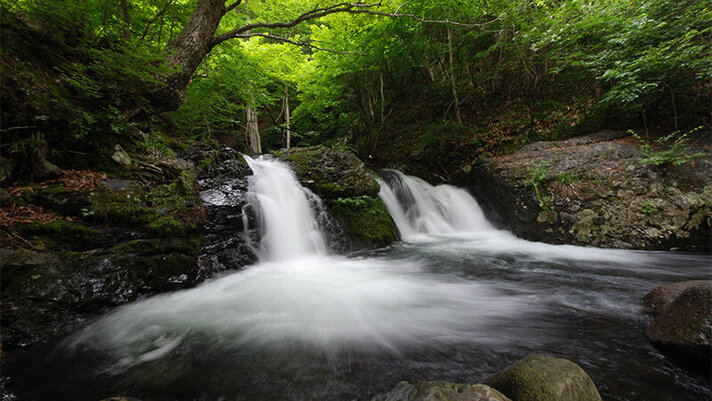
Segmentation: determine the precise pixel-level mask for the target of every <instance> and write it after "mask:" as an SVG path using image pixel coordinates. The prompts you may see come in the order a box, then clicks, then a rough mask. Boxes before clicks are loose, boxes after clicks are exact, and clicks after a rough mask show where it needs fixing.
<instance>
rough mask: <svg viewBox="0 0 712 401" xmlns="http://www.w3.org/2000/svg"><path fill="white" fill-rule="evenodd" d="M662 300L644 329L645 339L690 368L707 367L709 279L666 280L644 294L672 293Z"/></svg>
mask: <svg viewBox="0 0 712 401" xmlns="http://www.w3.org/2000/svg"><path fill="white" fill-rule="evenodd" d="M676 292H679V295H677V297H674V299H672V300H670V301H668V302H667V303H662V301H661V302H659V303H662V308H660V314H659V315H658V317H656V318H655V320H653V323H652V324H651V325H650V327H649V328H648V331H647V336H648V339H649V340H650V341H651V342H652V343H653V344H654V345H656V346H657V347H659V348H660V349H661V350H662V351H664V352H666V353H668V354H670V355H671V356H672V357H673V358H677V359H679V360H680V361H683V362H685V364H686V365H688V366H689V367H691V368H693V369H698V370H701V371H705V372H708V373H709V371H710V364H711V363H712V360H711V355H712V280H708V281H694V282H689V281H688V282H684V283H674V284H668V285H664V286H661V287H658V288H656V289H655V290H653V291H652V292H651V293H649V294H648V295H646V298H648V299H651V298H653V297H654V296H653V295H651V294H653V293H655V294H673V295H674V294H675V293H676Z"/></svg>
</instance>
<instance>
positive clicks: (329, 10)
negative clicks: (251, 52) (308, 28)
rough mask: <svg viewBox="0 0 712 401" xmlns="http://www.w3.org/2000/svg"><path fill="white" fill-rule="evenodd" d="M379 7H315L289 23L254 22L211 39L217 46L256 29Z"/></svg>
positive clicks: (367, 5) (364, 5) (353, 5)
mask: <svg viewBox="0 0 712 401" xmlns="http://www.w3.org/2000/svg"><path fill="white" fill-rule="evenodd" d="M379 5H381V3H380V2H378V3H370V4H369V3H338V4H335V5H333V6H328V7H318V6H317V7H315V8H313V9H312V10H311V11H307V12H305V13H304V14H301V15H300V16H298V17H297V18H295V19H293V20H291V21H285V22H256V23H253V24H247V25H244V26H241V27H239V28H235V29H233V30H231V31H229V32H226V33H223V34H222V35H218V36H216V37H215V38H214V39H213V45H218V44H220V43H222V42H224V41H226V40H228V39H233V38H238V37H240V35H241V34H243V33H245V32H249V31H251V30H253V29H257V28H291V27H293V26H296V25H299V24H300V23H302V22H304V21H308V20H312V19H315V18H320V17H324V16H326V15H329V14H336V13H343V12H346V13H354V12H355V11H357V10H361V11H366V9H368V8H372V7H377V6H379Z"/></svg>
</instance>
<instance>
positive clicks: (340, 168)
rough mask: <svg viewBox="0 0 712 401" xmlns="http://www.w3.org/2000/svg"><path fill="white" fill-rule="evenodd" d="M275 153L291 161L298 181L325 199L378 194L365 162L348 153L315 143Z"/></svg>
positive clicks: (376, 185)
mask: <svg viewBox="0 0 712 401" xmlns="http://www.w3.org/2000/svg"><path fill="white" fill-rule="evenodd" d="M275 155H276V156H277V157H279V158H280V159H282V160H286V161H287V162H289V163H290V164H291V165H292V166H293V167H294V169H295V171H296V174H297V177H298V178H299V180H301V181H302V183H303V184H304V185H305V186H306V187H308V188H309V189H311V190H312V191H314V193H316V194H317V195H319V196H320V197H321V198H323V199H335V198H348V197H353V196H360V195H370V196H376V195H377V194H378V191H379V189H380V186H379V185H378V182H376V180H375V179H374V178H373V177H372V176H371V175H370V174H369V173H368V171H367V170H366V166H365V165H364V164H363V162H362V161H361V160H359V159H358V158H357V157H356V156H354V155H352V154H351V153H348V152H344V151H340V150H337V149H333V148H329V147H326V146H312V147H309V148H290V149H289V150H286V151H284V150H282V151H279V152H276V153H275Z"/></svg>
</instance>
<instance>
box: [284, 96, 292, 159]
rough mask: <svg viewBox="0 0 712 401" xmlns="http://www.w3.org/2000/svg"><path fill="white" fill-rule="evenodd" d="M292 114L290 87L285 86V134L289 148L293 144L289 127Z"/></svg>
mask: <svg viewBox="0 0 712 401" xmlns="http://www.w3.org/2000/svg"><path fill="white" fill-rule="evenodd" d="M289 119H290V115H289V88H287V87H285V88H284V136H285V139H286V142H287V149H289V147H290V146H291V142H292V131H290V129H289V128H290V127H289V123H290V121H289Z"/></svg>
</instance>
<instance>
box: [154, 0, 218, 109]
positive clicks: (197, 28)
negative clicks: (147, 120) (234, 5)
mask: <svg viewBox="0 0 712 401" xmlns="http://www.w3.org/2000/svg"><path fill="white" fill-rule="evenodd" d="M226 12H227V8H226V7H225V0H198V4H197V5H196V7H195V11H194V12H193V15H191V17H190V20H189V21H188V23H187V24H186V25H185V27H184V28H183V31H182V32H181V33H180V34H179V35H178V36H176V37H175V38H173V39H171V40H170V42H168V48H167V50H168V59H167V63H168V66H169V67H171V68H173V71H172V72H171V73H169V74H168V75H166V76H165V77H164V78H163V83H164V85H162V86H161V87H159V88H158V89H157V90H156V91H155V93H154V94H153V96H152V98H151V103H152V105H153V106H154V108H155V109H156V111H158V112H160V111H170V110H175V109H177V108H178V107H180V105H181V104H183V101H184V100H185V89H186V87H187V86H188V84H189V83H190V80H191V78H192V77H193V74H194V73H195V71H196V70H197V69H198V66H200V63H201V62H202V61H203V59H204V58H205V56H206V55H207V54H208V53H210V51H211V50H212V49H213V47H214V46H215V40H214V36H215V32H216V31H217V29H218V24H220V20H221V19H222V17H223V16H224V15H225V13H226Z"/></svg>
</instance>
